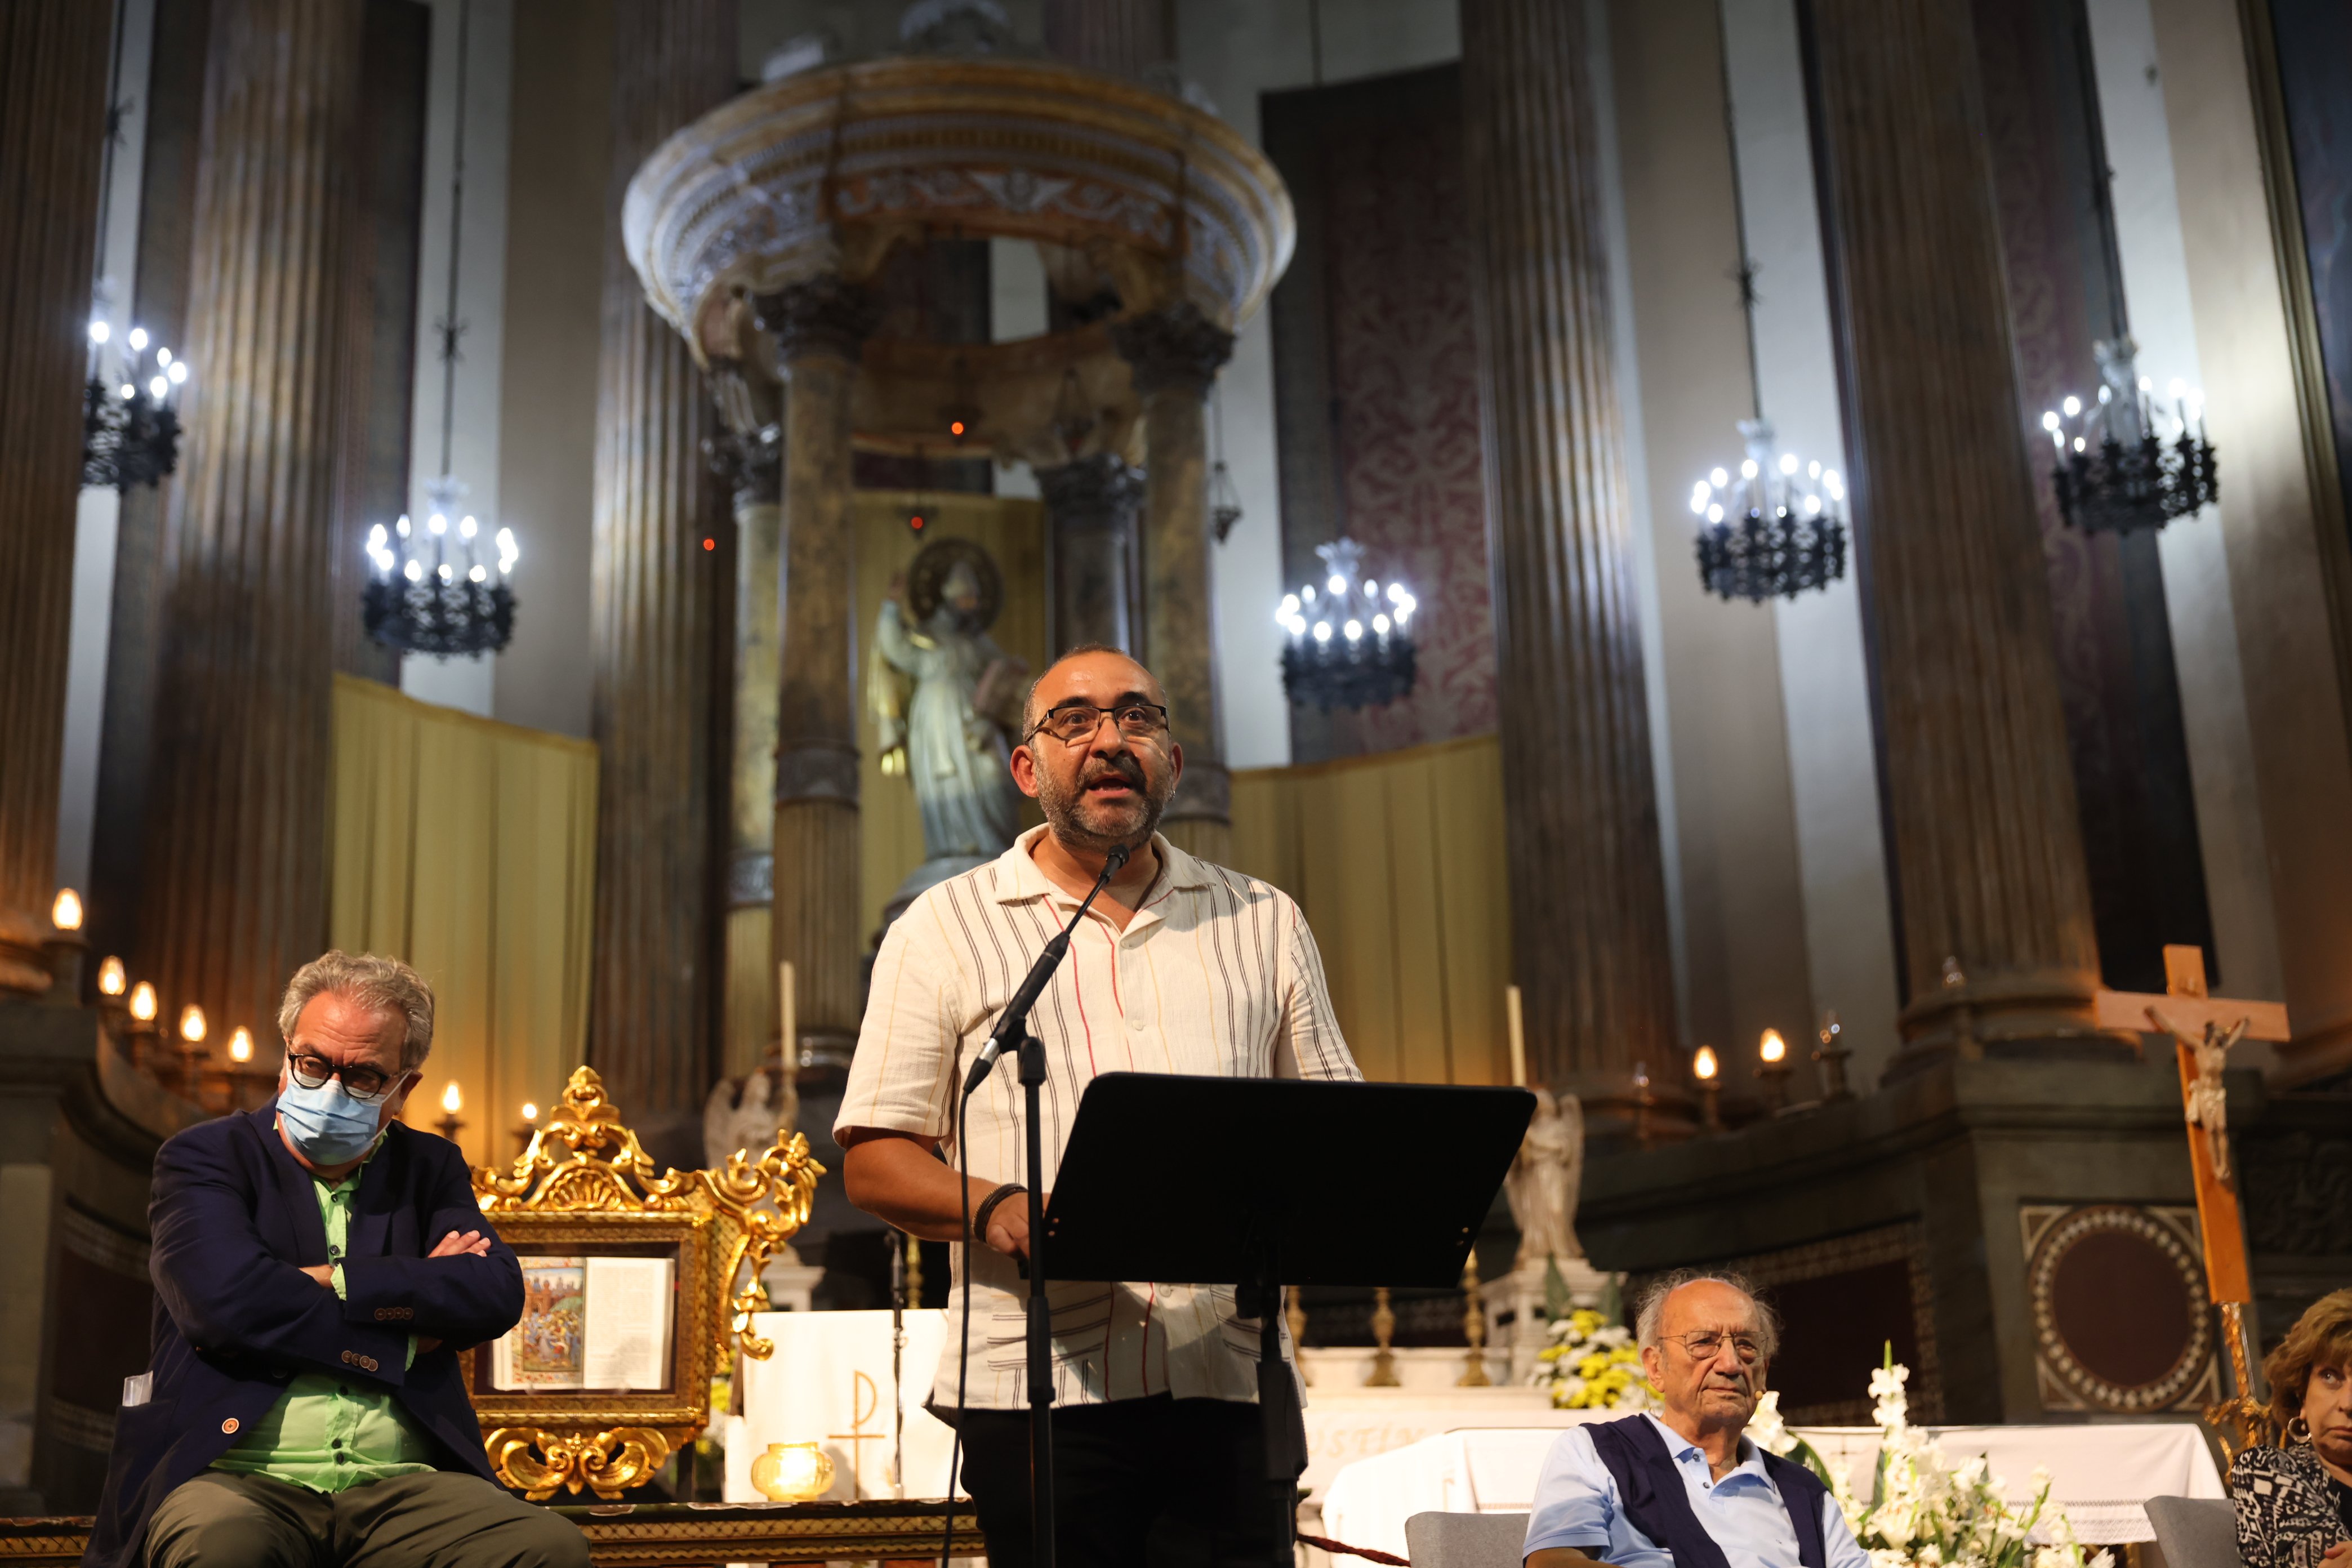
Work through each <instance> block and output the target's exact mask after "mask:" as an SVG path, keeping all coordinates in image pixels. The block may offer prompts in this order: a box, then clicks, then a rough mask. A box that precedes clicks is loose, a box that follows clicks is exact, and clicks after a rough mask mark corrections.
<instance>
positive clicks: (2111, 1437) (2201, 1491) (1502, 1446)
mask: <svg viewBox="0 0 2352 1568" xmlns="http://www.w3.org/2000/svg"><path fill="white" fill-rule="evenodd" d="M1559 1414H1560V1415H1564V1416H1571V1417H1581V1418H1583V1419H1585V1420H1607V1419H1611V1418H1612V1417H1613V1415H1614V1413H1613V1412H1610V1411H1590V1412H1587V1411H1561V1412H1560V1413H1559ZM1795 1430H1796V1432H1797V1435H1798V1436H1801V1437H1802V1438H1804V1439H1805V1440H1806V1441H1807V1442H1809V1443H1811V1444H1812V1446H1813V1447H1814V1448H1815V1449H1816V1450H1817V1451H1818V1452H1819V1453H1820V1454H1821V1456H1822V1458H1823V1459H1824V1460H1826V1461H1827V1462H1828V1463H1829V1464H1830V1465H1831V1466H1832V1468H1834V1467H1836V1466H1838V1465H1840V1464H1843V1465H1844V1466H1845V1467H1846V1474H1847V1477H1848V1479H1849V1481H1850V1483H1852V1484H1853V1485H1854V1486H1855V1487H1856V1488H1857V1489H1867V1487H1868V1486H1869V1484H1870V1474H1869V1466H1870V1464H1871V1462H1872V1458H1873V1456H1874V1455H1875V1454H1876V1452H1877V1443H1878V1433H1877V1429H1876V1428H1874V1427H1867V1426H1861V1427H1856V1426H1808V1427H1798V1428H1795ZM1933 1430H1934V1431H1935V1433H1936V1436H1937V1438H1938V1439H1939V1440H1940V1441H1941V1442H1942V1444H1943V1449H1944V1452H1945V1454H1946V1455H1947V1456H1948V1457H1949V1458H1953V1459H1955V1460H1958V1459H1963V1458H1971V1457H1973V1456H1975V1455H1978V1454H1982V1455H1984V1456H1986V1458H1988V1459H1989V1460H1990V1463H1991V1468H1992V1473H1993V1474H1994V1475H1995V1476H1998V1477H1999V1478H2000V1479H2001V1480H2002V1481H2003V1482H2004V1483H2005V1485H2006V1489H2007V1491H2008V1495H2009V1497H2010V1499H2011V1500H2012V1501H2014V1502H2018V1503H2029V1502H2031V1501H2032V1497H2033V1482H2032V1476H2033V1470H2034V1468H2035V1467H2036V1466H2037V1465H2041V1466H2047V1467H2048V1468H2049V1469H2050V1474H2051V1488H2050V1496H2051V1500H2052V1501H2053V1502H2055V1503H2056V1504H2058V1505H2059V1506H2060V1507H2062V1508H2063V1509H2064V1510H2066V1518H2067V1520H2068V1521H2069V1522H2071V1523H2072V1524H2073V1525H2074V1532H2075V1534H2076V1535H2078V1536H2079V1537H2080V1538H2081V1539H2083V1540H2084V1541H2086V1542H2094V1543H2097V1544H2103V1545H2104V1544H2111V1543H2115V1542H2126V1541H2152V1540H2154V1539H2155V1538H2156V1531H2154V1530H2153V1529H2152V1528H2150V1526H2149V1524H2148V1522H2147V1510H2146V1509H2145V1508H2144V1507H2143V1506H2142V1505H2143V1504H2145V1503H2146V1502H2147V1500H2148V1499H2149V1498H2152V1497H2193V1498H2219V1497H2226V1496H2227V1495H2229V1494H2228V1493H2227V1491H2226V1490H2225V1489H2223V1487H2222V1485H2221V1471H2220V1470H2219V1469H2217V1468H2215V1466H2214V1464H2213V1456H2212V1452H2211V1450H2210V1449H2209V1448H2208V1447H2206V1445H2205V1436H2204V1433H2203V1430H2202V1429H2201V1428H2200V1427H2199V1426H2197V1425H2195V1424H2194V1423H2193V1422H2188V1421H2163V1422H2134V1423H2131V1424H2128V1425H2126V1424H2120V1423H2118V1424H2114V1425H2102V1426H1939V1427H1936V1428H1934V1429H1933ZM1558 1439H1559V1430H1558V1429H1557V1428H1556V1427H1555V1428H1551V1429H1547V1430H1538V1429H1529V1428H1509V1429H1492V1430H1486V1431H1455V1432H1446V1433H1443V1434H1440V1435H1439V1436H1434V1437H1425V1438H1423V1439H1422V1440H1421V1441H1420V1442H1417V1443H1414V1444H1412V1445H1410V1446H1408V1447H1402V1448H1396V1449H1392V1450H1391V1451H1390V1452H1388V1453H1385V1454H1380V1455H1376V1456H1374V1457H1373V1458H1368V1459H1360V1460H1358V1461H1357V1462H1355V1463H1354V1464H1351V1465H1349V1466H1348V1467H1347V1468H1344V1469H1342V1470H1341V1471H1340V1472H1339V1474H1338V1475H1337V1476H1334V1477H1333V1478H1332V1479H1331V1481H1330V1484H1329V1486H1328V1488H1327V1489H1326V1490H1325V1492H1324V1496H1323V1530H1322V1531H1321V1533H1322V1534H1324V1535H1327V1536H1329V1537H1330V1538H1331V1539H1333V1540H1335V1541H1343V1542H1347V1543H1348V1544H1349V1545H1350V1546H1369V1547H1371V1548H1373V1549H1374V1550H1375V1551H1381V1552H1395V1553H1397V1554H1398V1555H1400V1556H1402V1555H1403V1553H1404V1550H1405V1544H1404V1521H1406V1520H1408V1519H1410V1518H1412V1516H1413V1515H1414V1514H1416V1513H1425V1512H1433V1511H1434V1512H1443V1513H1525V1512H1526V1511H1527V1510H1528V1505H1529V1503H1530V1502H1531V1501H1532V1500H1534V1496H1535V1489H1536V1477H1537V1476H1538V1473H1539V1472H1540V1471H1541V1469H1542V1468H1543V1460H1544V1456H1545V1454H1547V1453H1548V1452H1549V1451H1550V1448H1551V1446H1552V1444H1553V1443H1554V1442H1555V1441H1557V1440H1558Z"/></svg>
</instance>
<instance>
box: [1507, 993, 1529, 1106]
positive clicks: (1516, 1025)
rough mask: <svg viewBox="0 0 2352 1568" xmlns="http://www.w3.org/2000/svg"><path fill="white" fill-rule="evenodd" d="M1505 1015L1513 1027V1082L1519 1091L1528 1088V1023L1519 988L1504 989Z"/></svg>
mask: <svg viewBox="0 0 2352 1568" xmlns="http://www.w3.org/2000/svg"><path fill="white" fill-rule="evenodd" d="M1503 1014H1504V1016H1505V1017H1506V1018H1507V1019H1508V1020H1509V1021H1510V1026H1511V1082H1512V1084H1513V1085H1514V1086H1516V1087H1517V1088H1519V1089H1525V1088H1527V1086H1528V1036H1527V1022H1526V1018H1525V1016H1524V1015H1523V1014H1522V1013H1521V1012H1520V1009H1519V988H1518V987H1517V986H1516V985H1506V986H1504V987H1503Z"/></svg>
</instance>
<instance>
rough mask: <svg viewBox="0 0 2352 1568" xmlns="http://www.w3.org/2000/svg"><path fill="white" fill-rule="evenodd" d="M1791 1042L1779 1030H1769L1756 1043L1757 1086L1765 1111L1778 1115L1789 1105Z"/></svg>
mask: <svg viewBox="0 0 2352 1568" xmlns="http://www.w3.org/2000/svg"><path fill="white" fill-rule="evenodd" d="M1789 1072H1790V1065H1789V1042H1788V1041H1786V1040H1784V1039H1782V1038H1781V1037H1780V1030H1778V1029H1767V1030H1765V1031H1764V1034H1763V1037H1762V1038H1760V1039H1759V1040H1758V1041H1757V1042H1756V1086H1757V1089H1759V1092H1761V1093H1762V1095H1763V1096H1764V1109H1765V1110H1769V1111H1772V1112H1775V1113H1776V1114H1777V1113H1778V1112H1779V1111H1780V1110H1783V1109H1785V1108H1786V1107H1787V1106H1788V1103H1789Z"/></svg>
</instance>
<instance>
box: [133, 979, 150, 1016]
mask: <svg viewBox="0 0 2352 1568" xmlns="http://www.w3.org/2000/svg"><path fill="white" fill-rule="evenodd" d="M131 1016H132V1017H134V1018H136V1019H138V1020H139V1021H140V1022H141V1023H142V1024H152V1023H153V1022H154V1021H155V988H154V987H153V986H152V985H150V984H147V982H145V981H144V980H142V981H141V982H140V983H139V984H136V985H133V986H132V987H131Z"/></svg>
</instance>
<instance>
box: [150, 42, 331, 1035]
mask: <svg viewBox="0 0 2352 1568" xmlns="http://www.w3.org/2000/svg"><path fill="white" fill-rule="evenodd" d="M361 12H362V6H361V5H360V4H359V3H358V0H323V3H313V0H221V3H219V4H216V5H214V7H213V11H212V25H211V37H210V45H209V50H208V55H207V62H206V82H205V106H204V132H203V142H202V144H203V146H204V148H205V157H203V158H202V159H201V160H200V161H199V163H198V164H197V169H196V195H195V215H194V228H193V234H192V237H191V243H190V249H191V252H192V259H191V263H190V272H189V288H188V300H189V318H188V326H189V334H188V342H187V345H186V354H187V358H188V362H189V363H190V365H191V367H192V368H193V370H194V373H195V374H194V378H193V380H192V381H191V383H190V384H189V389H188V392H187V395H186V396H185V398H184V402H183V404H182V405H181V415H182V418H183V419H184V421H185V425H186V434H185V436H184V441H183V446H182V448H181V451H182V456H181V459H180V471H179V474H178V476H177V477H176V478H175V479H174V480H173V488H172V492H171V510H170V512H169V515H168V518H167V521H166V522H165V539H164V551H163V606H162V608H163V639H162V647H161V654H160V658H159V659H158V663H157V668H158V670H159V672H160V679H159V681H158V685H157V691H156V704H155V715H156V719H155V723H156V744H155V751H154V775H153V777H154V783H153V784H152V788H151V792H150V801H151V805H150V808H149V813H148V826H147V837H146V857H145V858H146V880H145V885H144V889H143V894H142V910H141V918H140V922H139V943H138V947H137V949H136V950H135V951H134V952H133V953H131V954H129V955H127V956H128V957H129V958H130V960H131V968H132V970H133V972H134V973H142V974H145V975H147V976H151V977H152V979H153V981H154V983H155V988H156V990H157V992H158V993H159V994H161V997H162V1001H163V1017H165V1018H167V1019H168V1018H172V1017H174V1016H177V1015H178V1012H179V1009H180V1008H181V1007H183V1006H184V1005H187V1004H190V1003H198V1004H201V1005H203V1007H204V1009H205V1016H206V1017H207V1018H209V1019H210V1020H211V1024H212V1028H213V1031H214V1035H215V1038H221V1037H226V1036H227V1034H228V1032H229V1031H230V1030H231V1029H233V1028H235V1027H236V1026H239V1025H243V1026H247V1027H248V1028H251V1029H252V1030H253V1032H254V1035H255V1037H256V1038H257V1039H260V1040H268V1038H269V1037H270V1031H271V1026H272V1022H273V1020H274V1019H275V1018H276V1017H277V1014H278V999H279V997H280V996H281V994H283V992H284V989H285V985H286V982H287V980H288V979H289V977H290V976H291V975H292V974H293V973H294V971H295V970H296V969H297V968H299V966H300V965H301V964H303V963H307V962H309V961H310V959H312V958H315V957H317V956H318V954H319V951H320V948H321V947H323V946H324V945H325V943H326V937H327V793H328V791H327V786H328V778H329V768H330V762H331V752H330V747H331V724H330V722H329V720H330V711H331V670H332V668H333V653H334V639H333V636H332V631H331V622H332V619H333V617H334V616H335V615H336V614H337V613H338V610H339V606H338V605H336V603H335V602H334V599H333V596H332V590H333V584H334V574H333V571H332V568H331V561H330V556H331V552H332V551H334V550H336V549H338V548H356V542H352V541H344V542H341V544H338V542H336V541H335V540H334V538H333V537H332V533H331V525H332V519H333V517H334V504H335V465H336V450H337V441H338V437H339V436H340V435H341V391H342V385H343V380H344V378H343V376H342V374H341V368H340V365H339V364H338V363H337V359H338V355H339V353H340V352H341V347H342V345H343V343H344V342H345V335H344V332H343V330H342V312H343V308H344V303H345V300H346V298H347V295H348V290H347V289H345V288H344V286H343V274H342V270H341V269H342V268H343V267H344V265H345V264H346V261H347V257H346V254H345V248H344V247H345V236H346V232H347V228H348V219H349V209H350V204H351V192H350V189H349V185H348V181H349V179H350V171H349V167H348V164H349V158H348V150H349V147H350V142H351V136H352V125H353V122H354V121H355V119H356V117H357V114H358V110H359V61H360V37H361V25H362V17H361ZM341 613H344V614H348V613H349V610H348V607H343V608H341Z"/></svg>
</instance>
